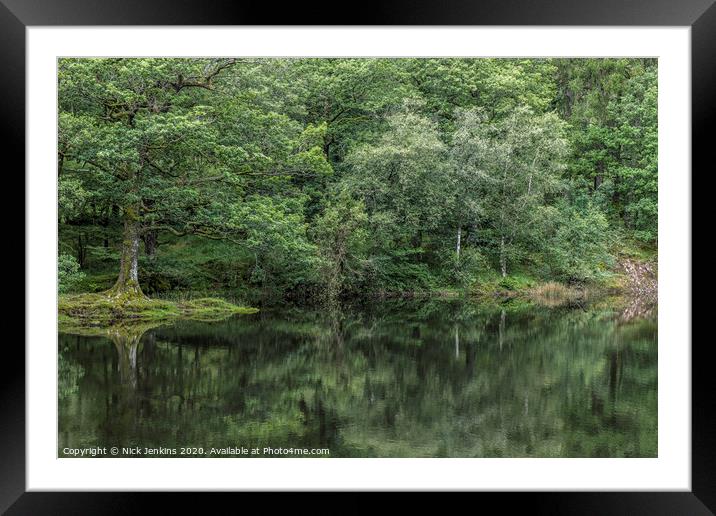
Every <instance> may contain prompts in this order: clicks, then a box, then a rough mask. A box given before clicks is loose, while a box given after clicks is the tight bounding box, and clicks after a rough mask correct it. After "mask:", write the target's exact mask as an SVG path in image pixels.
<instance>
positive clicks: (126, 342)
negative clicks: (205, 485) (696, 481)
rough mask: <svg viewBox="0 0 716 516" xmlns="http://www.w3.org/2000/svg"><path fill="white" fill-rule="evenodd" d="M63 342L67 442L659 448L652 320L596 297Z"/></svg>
mask: <svg viewBox="0 0 716 516" xmlns="http://www.w3.org/2000/svg"><path fill="white" fill-rule="evenodd" d="M59 345H60V350H62V352H61V355H60V356H61V361H64V363H65V364H73V366H72V367H76V368H78V369H77V370H79V369H81V370H82V371H83V372H84V374H83V375H78V374H75V375H74V376H72V375H65V377H67V378H68V377H70V376H71V377H72V382H73V384H74V387H73V388H63V389H62V391H61V392H62V393H63V394H62V395H61V397H60V410H59V414H60V421H59V426H60V428H59V430H60V434H59V435H60V442H59V447H60V450H61V449H62V448H63V447H65V446H71V447H79V446H92V445H97V446H114V445H117V446H132V445H134V446H150V447H151V446H156V447H160V446H177V447H181V446H201V447H204V448H205V449H206V448H208V447H212V446H213V447H227V446H245V447H253V446H261V447H263V446H271V447H280V446H282V447H315V448H317V447H327V448H330V450H331V455H330V456H331V457H654V456H656V455H657V330H656V321H655V319H653V318H652V319H643V318H632V319H631V320H629V321H628V322H626V321H625V319H624V318H621V317H620V314H619V313H616V312H613V311H611V310H607V309H600V308H597V307H593V308H584V309H573V308H552V309H547V308H536V307H530V306H521V305H510V304H507V305H502V306H486V305H477V304H473V303H462V302H459V301H436V300H432V301H423V302H416V301H390V302H383V303H380V304H376V305H374V306H373V307H371V308H354V309H344V310H342V311H336V312H332V313H325V312H324V313H317V312H308V311H305V310H296V311H293V312H291V311H287V312H283V313H281V314H278V313H273V314H272V313H269V312H265V313H264V312H262V313H260V314H256V315H253V316H243V317H240V318H233V319H230V320H228V321H225V322H220V323H212V324H208V323H199V322H188V321H187V322H180V323H177V324H176V325H175V326H171V327H161V328H154V329H149V330H148V331H145V332H144V333H143V334H140V336H138V335H137V332H134V333H131V332H129V333H128V334H127V335H125V336H119V335H105V336H87V335H70V334H61V335H60V340H59ZM61 363H62V362H61ZM61 367H62V366H61ZM61 378H62V376H61ZM61 382H62V380H61Z"/></svg>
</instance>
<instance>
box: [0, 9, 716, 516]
mask: <svg viewBox="0 0 716 516" xmlns="http://www.w3.org/2000/svg"><path fill="white" fill-rule="evenodd" d="M342 5H343V8H344V9H345V10H346V11H348V12H345V13H342V14H341V11H340V10H338V9H337V7H338V4H337V3H331V4H329V3H328V2H324V1H323V0H319V1H314V2H311V3H310V4H304V3H293V4H276V5H274V4H272V3H269V2H257V1H245V2H239V1H229V0H216V1H213V2H201V1H197V0H186V1H179V0H123V1H121V2H120V1H117V2H111V3H110V2H108V1H106V0H105V1H102V0H0V70H1V71H2V80H0V90H2V94H1V95H0V120H1V121H2V123H1V125H2V127H3V133H4V134H3V138H2V139H1V140H0V141H1V142H2V146H3V147H4V148H5V149H4V150H5V152H4V153H3V154H4V157H5V163H6V164H7V162H8V160H7V158H8V157H14V158H16V160H17V161H16V162H15V163H17V165H16V166H15V170H24V164H25V154H24V152H25V151H24V147H25V146H24V140H25V28H26V27H27V26H40V25H50V26H63V25H67V26H72V25H74V26H77V25H190V26H194V25H289V24H290V25H295V24H305V25H346V22H347V21H350V25H572V26H590V25H591V26H595V25H606V26H629V25H634V26H690V27H691V45H692V46H691V51H692V56H691V59H692V61H691V71H692V163H693V166H692V177H694V174H693V170H701V169H703V170H701V171H702V172H704V173H707V172H708V170H707V169H706V159H707V153H708V151H709V150H710V149H708V146H709V145H710V143H711V142H710V141H709V139H708V134H707V131H708V129H709V127H710V126H712V125H713V124H714V121H715V120H714V118H715V117H714V113H716V109H715V106H716V4H714V0H679V1H678V2H675V1H672V0H600V1H594V0H591V1H575V0H487V1H476V0H473V1H470V0H453V1H451V2H449V3H448V2H435V1H432V2H431V1H429V0H419V1H415V0H413V1H409V0H383V1H376V0H369V1H364V2H361V3H360V5H358V4H356V5H353V4H342ZM709 168H712V167H709ZM6 171H7V172H8V173H9V168H6ZM20 188H24V186H21V187H20ZM18 191H19V190H18ZM692 191H693V192H698V190H693V188H692ZM693 204H696V203H695V199H694V200H693ZM16 226H18V227H19V224H16ZM692 233H693V232H692ZM21 238H24V237H21ZM692 266H693V258H692ZM26 273H27V272H26ZM694 308H695V306H694ZM26 310H32V306H27V307H26ZM692 320H693V317H692ZM670 344H671V345H690V344H691V343H670ZM699 344H700V345H699ZM708 344H709V343H708V340H705V341H702V342H700V343H699V342H696V345H695V346H693V347H692V417H693V419H692V459H691V460H692V491H691V492H655V491H650V492H640V493H632V492H629V493H627V492H610V493H574V492H570V493H520V494H516V493H503V494H496V493H480V494H479V496H482V497H489V498H490V499H491V500H492V499H497V500H496V501H498V502H499V503H500V506H501V510H505V509H508V510H509V509H511V508H515V507H518V506H524V505H527V506H528V507H529V510H530V511H531V512H536V513H538V514H539V513H549V514H572V513H578V514H627V513H628V514H650V515H657V514H693V515H697V514H713V513H714V512H715V511H716V447H715V446H714V442H715V441H716V437H715V436H716V418H715V417H714V414H715V413H716V411H715V410H714V408H715V407H716V404H714V403H713V400H712V398H711V396H712V392H713V391H714V380H713V374H712V372H711V371H710V369H711V367H710V361H709V360H708V359H707V354H708V349H709V347H710V346H708ZM4 356H5V360H4V361H3V362H4V364H5V367H4V371H3V374H2V375H0V511H5V510H7V511H8V512H7V513H8V514H35V515H38V514H115V513H117V514H119V513H122V514H125V513H132V512H135V511H139V510H142V509H146V507H147V506H146V502H147V501H148V499H149V498H156V497H157V496H162V495H158V494H148V493H144V494H132V493H96V492H95V493H91V494H90V493H77V492H63V493H39V492H32V493H27V492H25V353H24V350H23V348H22V347H20V346H18V345H17V343H16V342H11V339H6V341H5V349H4ZM227 496H235V495H233V494H232V495H227V494H225V495H222V496H218V497H212V501H211V502H212V503H213V502H214V501H215V500H216V498H218V499H220V500H221V501H225V500H223V499H225V498H226V497H227ZM241 496H246V495H245V494H242V495H241ZM498 497H499V498H498ZM162 498H164V499H163V500H162V504H163V506H162V507H163V509H164V510H163V511H162V512H169V511H170V510H171V509H170V506H169V505H164V504H165V503H167V504H169V503H172V504H177V503H178V504H181V507H182V508H183V510H184V511H186V510H191V509H192V508H194V507H200V508H201V510H203V511H206V510H207V507H208V505H207V503H209V502H208V501H207V497H206V496H200V495H197V494H192V495H190V496H187V494H186V493H174V494H172V495H171V499H170V500H166V499H167V498H169V497H167V496H165V495H164V496H162ZM369 503H371V502H369ZM356 508H357V506H356Z"/></svg>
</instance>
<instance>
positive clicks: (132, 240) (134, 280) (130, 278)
mask: <svg viewBox="0 0 716 516" xmlns="http://www.w3.org/2000/svg"><path fill="white" fill-rule="evenodd" d="M138 255H139V221H138V220H137V217H136V212H134V211H132V210H127V212H126V213H125V216H124V234H123V237H122V254H121V258H120V263H119V275H118V277H117V282H116V283H115V284H114V286H113V287H112V288H111V289H110V291H109V293H110V294H111V295H114V296H120V295H128V296H132V297H133V296H137V297H139V296H141V297H143V296H144V294H143V293H142V289H141V288H140V287H139V266H138V263H137V259H138Z"/></svg>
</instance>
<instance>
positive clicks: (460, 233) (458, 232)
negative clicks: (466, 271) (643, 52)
mask: <svg viewBox="0 0 716 516" xmlns="http://www.w3.org/2000/svg"><path fill="white" fill-rule="evenodd" d="M461 240H462V228H461V227H459V226H458V228H457V245H456V246H455V252H456V253H457V262H458V263H460V241H461Z"/></svg>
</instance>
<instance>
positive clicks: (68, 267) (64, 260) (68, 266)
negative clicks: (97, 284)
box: [57, 254, 85, 293]
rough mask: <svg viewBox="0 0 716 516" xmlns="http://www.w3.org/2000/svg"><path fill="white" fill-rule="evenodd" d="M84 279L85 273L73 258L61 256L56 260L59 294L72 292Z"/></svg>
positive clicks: (67, 255)
mask: <svg viewBox="0 0 716 516" xmlns="http://www.w3.org/2000/svg"><path fill="white" fill-rule="evenodd" d="M84 277H85V273H84V272H82V270H81V269H80V264H79V263H78V262H77V260H76V259H75V257H74V256H72V255H70V254H61V255H60V256H59V257H58V258H57V284H58V291H59V292H60V293H65V292H72V291H73V290H75V289H76V288H77V286H78V284H79V283H80V282H81V281H82V280H83V279H84Z"/></svg>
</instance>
